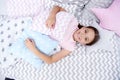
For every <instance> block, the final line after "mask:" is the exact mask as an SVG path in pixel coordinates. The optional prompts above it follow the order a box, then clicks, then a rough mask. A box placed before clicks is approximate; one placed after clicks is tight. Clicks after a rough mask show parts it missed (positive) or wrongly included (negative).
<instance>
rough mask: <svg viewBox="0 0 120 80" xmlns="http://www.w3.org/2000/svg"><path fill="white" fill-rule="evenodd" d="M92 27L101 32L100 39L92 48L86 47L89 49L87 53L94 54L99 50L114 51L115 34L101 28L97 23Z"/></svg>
mask: <svg viewBox="0 0 120 80" xmlns="http://www.w3.org/2000/svg"><path fill="white" fill-rule="evenodd" d="M91 26H94V27H95V28H97V30H98V31H99V35H100V39H99V40H98V42H96V43H95V44H93V45H91V46H86V49H87V50H86V51H87V52H92V51H97V50H110V51H114V45H113V43H112V41H111V40H112V39H113V36H114V35H115V34H114V32H112V31H108V30H105V29H103V28H101V27H100V25H99V24H98V23H96V22H95V21H94V22H93V24H91Z"/></svg>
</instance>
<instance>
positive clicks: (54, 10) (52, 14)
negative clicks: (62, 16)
mask: <svg viewBox="0 0 120 80" xmlns="http://www.w3.org/2000/svg"><path fill="white" fill-rule="evenodd" d="M60 11H65V9H63V8H61V7H59V6H54V7H53V8H52V10H51V12H50V14H49V16H48V18H47V20H46V26H47V27H49V28H54V26H55V21H56V14H57V13H58V12H60Z"/></svg>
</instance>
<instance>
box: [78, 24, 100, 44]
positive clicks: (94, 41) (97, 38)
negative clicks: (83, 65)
mask: <svg viewBox="0 0 120 80" xmlns="http://www.w3.org/2000/svg"><path fill="white" fill-rule="evenodd" d="M82 27H84V26H82V25H80V24H78V28H79V29H81V28H82ZM87 28H90V29H92V30H93V31H94V32H95V38H94V40H93V41H92V42H90V43H87V44H86V45H93V44H94V43H96V42H97V41H98V40H99V39H100V35H99V32H98V30H97V29H96V28H95V27H93V26H87Z"/></svg>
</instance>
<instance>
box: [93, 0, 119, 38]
mask: <svg viewBox="0 0 120 80" xmlns="http://www.w3.org/2000/svg"><path fill="white" fill-rule="evenodd" d="M92 11H93V12H94V13H95V15H96V16H97V17H98V18H99V19H100V26H101V27H103V28H105V29H108V30H111V31H114V32H116V33H117V34H118V35H119V36H120V0H114V2H113V3H112V5H111V6H110V7H109V8H107V9H100V8H99V9H98V8H94V9H92Z"/></svg>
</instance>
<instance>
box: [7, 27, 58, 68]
mask: <svg viewBox="0 0 120 80" xmlns="http://www.w3.org/2000/svg"><path fill="white" fill-rule="evenodd" d="M27 38H30V39H32V40H34V42H35V44H36V47H37V48H38V50H40V51H41V52H42V53H43V54H46V55H49V54H51V52H53V50H54V49H55V48H56V47H57V46H58V42H57V41H55V40H54V39H52V38H50V36H47V35H44V34H41V33H39V32H35V31H32V30H29V29H28V28H26V29H25V30H24V31H23V33H22V34H21V35H20V38H18V39H17V40H16V41H15V42H14V43H13V45H12V46H11V47H10V49H9V51H10V53H12V54H13V55H16V56H17V57H19V58H22V59H23V60H25V61H27V62H29V63H30V64H32V65H33V66H34V67H35V68H37V69H40V68H41V66H42V64H43V61H42V60H41V59H40V58H39V57H38V56H36V55H35V54H34V53H33V52H32V51H30V50H29V49H28V48H27V47H26V45H25V40H26V39H27ZM18 45H19V46H18Z"/></svg>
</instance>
